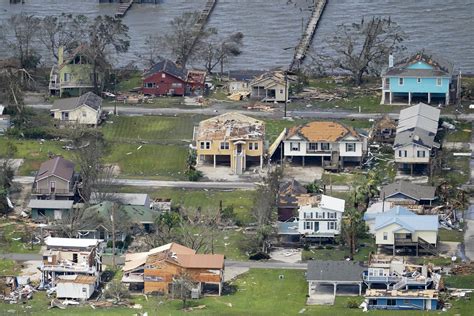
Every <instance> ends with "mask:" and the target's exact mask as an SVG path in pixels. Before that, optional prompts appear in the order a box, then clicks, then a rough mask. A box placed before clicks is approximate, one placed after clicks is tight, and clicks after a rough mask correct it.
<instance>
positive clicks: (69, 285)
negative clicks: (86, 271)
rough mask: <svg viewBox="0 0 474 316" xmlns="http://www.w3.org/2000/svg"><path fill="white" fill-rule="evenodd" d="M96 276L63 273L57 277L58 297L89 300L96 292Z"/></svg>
mask: <svg viewBox="0 0 474 316" xmlns="http://www.w3.org/2000/svg"><path fill="white" fill-rule="evenodd" d="M96 282H97V280H96V277H94V276H90V275H76V274H73V275H62V276H59V277H58V279H57V285H56V297H57V298H72V299H79V300H88V299H89V298H90V297H91V296H92V294H94V291H95V288H96Z"/></svg>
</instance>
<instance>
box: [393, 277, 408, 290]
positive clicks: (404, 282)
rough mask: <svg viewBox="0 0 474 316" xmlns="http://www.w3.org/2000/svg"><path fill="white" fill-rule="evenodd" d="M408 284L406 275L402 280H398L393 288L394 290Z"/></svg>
mask: <svg viewBox="0 0 474 316" xmlns="http://www.w3.org/2000/svg"><path fill="white" fill-rule="evenodd" d="M405 286H407V278H406V277H403V278H402V279H401V280H400V281H398V282H397V283H395V284H394V285H393V289H394V290H399V289H401V288H403V287H405Z"/></svg>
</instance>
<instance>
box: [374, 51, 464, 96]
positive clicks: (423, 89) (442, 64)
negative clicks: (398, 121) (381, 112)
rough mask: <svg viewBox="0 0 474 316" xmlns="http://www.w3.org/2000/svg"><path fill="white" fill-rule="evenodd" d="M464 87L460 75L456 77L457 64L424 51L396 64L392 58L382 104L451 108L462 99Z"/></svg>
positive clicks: (387, 69)
mask: <svg viewBox="0 0 474 316" xmlns="http://www.w3.org/2000/svg"><path fill="white" fill-rule="evenodd" d="M460 87H461V85H460V75H457V76H456V75H454V66H453V64H452V63H450V62H449V61H446V60H444V59H442V58H441V57H435V56H434V55H432V54H428V53H426V52H425V51H420V52H418V53H416V54H415V55H413V56H410V57H408V58H405V59H403V60H401V61H399V62H395V61H394V57H393V56H392V55H390V57H389V65H388V67H387V68H386V69H385V70H384V71H383V72H382V101H381V104H409V105H410V104H412V103H419V102H423V103H426V104H433V105H438V104H445V105H448V104H450V103H452V102H453V101H455V100H456V99H457V98H458V97H459V95H460Z"/></svg>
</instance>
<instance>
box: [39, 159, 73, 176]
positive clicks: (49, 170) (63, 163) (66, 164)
mask: <svg viewBox="0 0 474 316" xmlns="http://www.w3.org/2000/svg"><path fill="white" fill-rule="evenodd" d="M73 174H74V163H73V162H72V161H69V160H66V159H64V158H63V157H59V156H58V157H55V158H53V159H50V160H48V161H45V162H43V163H42V164H41V166H40V169H39V171H38V173H37V174H36V179H35V182H36V181H40V180H42V179H45V178H47V177H50V176H56V177H58V178H61V179H63V180H65V181H70V180H71V178H72V176H73Z"/></svg>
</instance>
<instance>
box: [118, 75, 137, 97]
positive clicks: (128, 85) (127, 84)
mask: <svg viewBox="0 0 474 316" xmlns="http://www.w3.org/2000/svg"><path fill="white" fill-rule="evenodd" d="M141 86H142V76H141V74H140V73H139V72H137V73H135V74H133V75H132V76H131V77H130V78H128V79H126V80H122V81H120V82H119V83H118V84H117V90H118V91H121V92H128V91H129V90H131V89H134V88H137V87H141Z"/></svg>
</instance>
